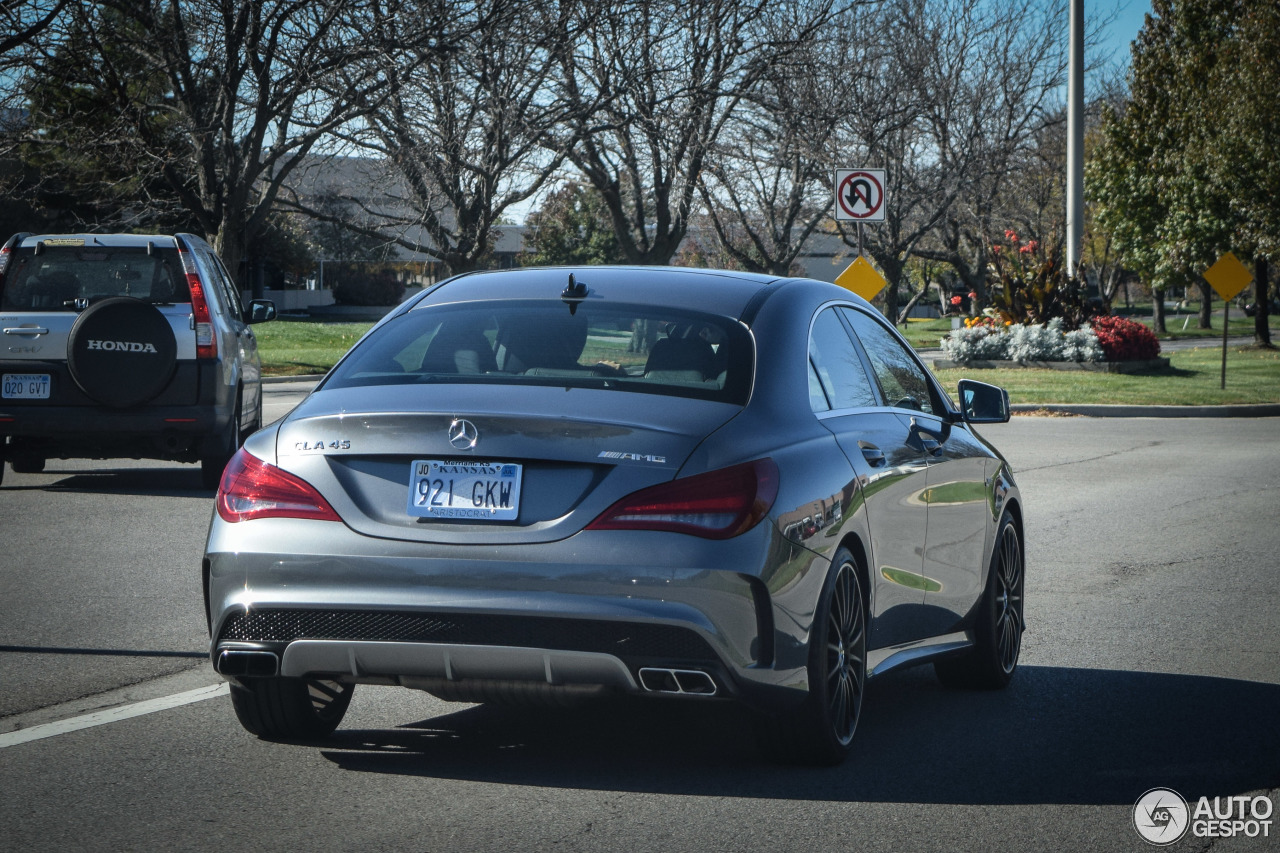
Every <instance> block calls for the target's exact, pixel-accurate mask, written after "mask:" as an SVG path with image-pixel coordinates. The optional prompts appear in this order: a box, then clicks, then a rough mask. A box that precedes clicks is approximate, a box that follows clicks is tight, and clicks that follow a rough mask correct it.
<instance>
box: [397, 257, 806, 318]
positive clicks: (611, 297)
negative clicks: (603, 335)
mask: <svg viewBox="0 0 1280 853" xmlns="http://www.w3.org/2000/svg"><path fill="white" fill-rule="evenodd" d="M570 274H572V275H573V277H574V281H575V282H576V283H578V284H582V285H585V286H586V287H587V297H586V302H585V303H584V304H586V305H588V306H590V305H591V304H592V302H594V301H595V300H597V299H601V300H608V301H611V302H618V303H626V302H635V303H640V304H645V305H665V306H667V307H670V308H676V309H685V310H691V311H701V312H706V313H711V314H718V315H721V316H726V317H739V316H741V315H742V313H743V311H744V310H745V308H746V307H747V305H748V303H750V302H751V300H752V298H753V297H755V296H756V295H757V294H758V293H760V292H761V291H762V290H764V289H765V288H766V287H768V286H769V285H770V284H773V283H774V282H778V281H785V280H786V279H780V278H779V277H778V276H772V275H761V274H758V273H746V272H735V271H730V270H711V269H700V268H689V267H643V266H630V267H628V266H583V267H522V268H519V269H510V270H484V271H477V272H472V273H464V274H462V275H458V276H454V277H453V278H449V279H446V280H445V281H443V282H441V283H440V284H439V285H437V286H436V287H434V288H433V289H431V290H430V291H428V292H427V293H426V294H425V295H424V296H423V298H422V299H420V300H419V301H418V302H416V303H415V304H414V307H415V308H417V307H421V306H426V305H443V304H448V303H451V302H459V301H467V302H471V301H487V300H508V299H544V298H545V299H555V300H558V299H560V298H561V293H562V291H564V289H565V287H567V286H568V284H569V276H570Z"/></svg>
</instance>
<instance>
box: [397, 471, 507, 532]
mask: <svg viewBox="0 0 1280 853" xmlns="http://www.w3.org/2000/svg"><path fill="white" fill-rule="evenodd" d="M522 474H523V470H522V466H520V465H517V464H514V463H511V462H472V461H469V460H468V461H456V462H455V461H449V460H444V459H415V460H414V461H413V464H412V465H411V466H410V469H409V515H412V516H417V517H418V518H465V519H470V520H472V521H514V520H515V518H516V515H517V514H518V513H519V512H520V478H521V475H522Z"/></svg>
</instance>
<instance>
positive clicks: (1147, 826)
mask: <svg viewBox="0 0 1280 853" xmlns="http://www.w3.org/2000/svg"><path fill="white" fill-rule="evenodd" d="M1189 818H1190V813H1189V811H1188V809H1187V801H1186V800H1184V799H1182V795H1181V794H1179V793H1178V792H1177V791H1173V790H1170V789H1169V788H1152V789H1151V790H1150V791H1147V792H1146V793H1145V794H1143V795H1142V796H1141V797H1139V798H1138V802H1136V803H1134V804H1133V828H1134V829H1136V830H1138V834H1139V835H1141V836H1142V838H1143V840H1144V841H1148V842H1150V843H1152V844H1155V845H1157V846H1159V847H1164V846H1166V845H1169V844H1173V843H1174V842H1175V841H1177V840H1178V839H1180V838H1182V836H1184V835H1186V834H1187V827H1188V826H1189V825H1190V823H1191V822H1190V820H1189Z"/></svg>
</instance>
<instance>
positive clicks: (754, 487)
mask: <svg viewBox="0 0 1280 853" xmlns="http://www.w3.org/2000/svg"><path fill="white" fill-rule="evenodd" d="M777 496H778V466H777V465H776V464H774V462H773V460H772V459H757V460H756V461H755V462H747V463H745V464H743V465H734V466H732V467H730V468H721V469H720V470H718V471H708V472H707V473H705V474H697V475H695V476H692V477H683V478H681V479H679V480H672V481H671V482H670V483H662V484H661V485H658V486H650V487H649V488H647V489H641V490H640V491H638V492H634V493H633V494H630V495H628V496H627V497H625V498H623V499H622V500H620V501H618V502H617V503H615V504H614V505H613V506H611V507H609V508H608V509H607V510H605V511H604V513H602V514H601V516H600V517H599V518H597V519H596V520H595V521H593V522H591V523H590V524H588V525H587V529H588V530H670V531H673V532H675V533H689V534H692V535H693V536H702V537H704V538H706V539H728V538H730V537H732V536H737V535H738V534H739V533H745V532H747V531H748V530H750V529H751V528H752V527H755V526H756V524H757V523H759V521H760V520H761V519H762V518H764V517H765V516H766V515H768V513H769V509H770V508H771V507H772V506H773V501H774V499H775V498H776V497H777Z"/></svg>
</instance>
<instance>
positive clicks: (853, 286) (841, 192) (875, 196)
mask: <svg viewBox="0 0 1280 853" xmlns="http://www.w3.org/2000/svg"><path fill="white" fill-rule="evenodd" d="M884 174H885V170H884V169H836V180H835V190H836V221H837V222H856V223H858V257H856V258H854V261H853V263H852V264H850V265H849V268H848V269H846V270H845V271H844V272H842V273H840V275H838V276H836V284H838V285H840V286H841V287H844V288H846V289H848V290H852V291H853V292H854V293H856V294H858V295H859V296H861V297H862V298H864V299H866V300H868V301H870V300H871V299H872V298H873V297H874V296H875V295H876V294H877V293H879V292H880V291H881V290H882V289H883V288H884V286H885V284H886V282H885V280H884V276H882V275H880V273H879V272H877V271H876V269H875V267H873V266H871V264H870V263H869V262H868V261H867V259H866V258H865V257H863V254H862V223H864V222H884V220H885V207H884V184H885V181H884Z"/></svg>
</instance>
